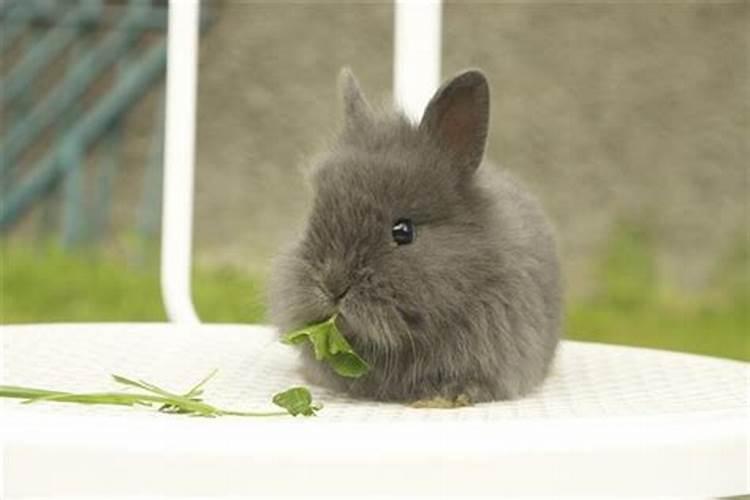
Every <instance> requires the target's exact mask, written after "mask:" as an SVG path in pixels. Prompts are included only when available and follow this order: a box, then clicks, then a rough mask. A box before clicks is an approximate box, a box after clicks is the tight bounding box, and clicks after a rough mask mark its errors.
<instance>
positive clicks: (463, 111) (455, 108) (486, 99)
mask: <svg viewBox="0 0 750 500" xmlns="http://www.w3.org/2000/svg"><path fill="white" fill-rule="evenodd" d="M489 105H490V90H489V85H488V83H487V78H485V76H484V75H483V74H482V72H481V71H478V70H470V71H465V72H464V73H461V74H460V75H458V76H457V77H455V78H453V79H452V80H450V81H449V82H447V83H446V84H444V85H443V86H442V87H440V89H438V91H437V92H436V93H435V96H434V97H433V98H432V100H431V101H430V102H429V104H428V105H427V109H426V110H425V112H424V116H423V117H422V122H421V123H420V125H419V126H420V128H421V129H423V130H425V131H426V132H427V133H428V134H430V135H431V136H432V137H434V138H435V139H436V140H437V141H438V142H439V143H440V144H441V145H443V146H444V147H445V148H446V149H447V150H448V151H450V152H452V153H453V154H454V155H455V163H456V165H455V166H456V167H457V168H458V169H459V170H460V171H461V172H462V173H463V174H471V173H472V172H474V170H476V169H477V167H479V163H480V162H481V161H482V156H483V155H484V147H485V143H486V142H487V127H488V126H489Z"/></svg>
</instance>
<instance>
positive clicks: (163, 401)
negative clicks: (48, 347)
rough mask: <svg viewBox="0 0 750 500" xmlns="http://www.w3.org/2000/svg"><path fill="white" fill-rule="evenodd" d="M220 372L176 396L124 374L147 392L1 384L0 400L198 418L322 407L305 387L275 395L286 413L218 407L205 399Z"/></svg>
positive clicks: (294, 412)
mask: <svg viewBox="0 0 750 500" xmlns="http://www.w3.org/2000/svg"><path fill="white" fill-rule="evenodd" d="M216 373H217V370H214V371H213V372H211V373H210V374H209V375H208V376H207V377H205V378H204V379H203V380H201V381H200V382H199V383H198V384H196V385H195V386H193V387H192V388H191V389H190V390H189V391H188V392H186V393H184V394H174V393H172V392H169V391H166V390H164V389H162V388H161V387H158V386H156V385H154V384H151V383H149V382H146V381H144V380H132V379H129V378H126V377H123V376H122V375H112V378H113V379H114V381H115V382H117V383H118V384H121V385H123V386H126V387H128V388H136V389H140V390H141V391H144V392H124V391H123V392H91V393H74V392H62V391H51V390H47V389H36V388H30V387H18V386H10V385H0V397H5V398H20V399H23V401H22V403H26V404H29V403H38V402H42V401H47V402H57V403H81V404H91V405H118V406H148V407H157V409H158V411H160V412H162V413H179V414H187V415H191V416H197V417H222V416H236V417H275V416H283V415H293V416H296V415H303V416H313V415H315V414H316V412H317V411H318V410H320V409H321V408H322V406H321V405H319V404H316V403H313V401H312V396H311V395H310V391H309V390H308V389H307V388H305V387H292V388H290V389H287V390H286V391H283V392H280V393H278V394H276V395H275V396H273V403H274V404H275V405H277V406H279V407H281V408H283V409H284V410H285V411H283V412H281V411H275V412H259V411H236V410H225V409H222V408H217V407H215V406H213V405H211V404H208V403H206V402H205V401H203V399H202V397H201V396H202V395H203V386H204V385H205V384H206V383H207V382H208V381H209V380H211V379H212V378H213V377H214V375H216Z"/></svg>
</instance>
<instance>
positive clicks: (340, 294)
mask: <svg viewBox="0 0 750 500" xmlns="http://www.w3.org/2000/svg"><path fill="white" fill-rule="evenodd" d="M323 286H324V287H325V291H326V292H327V293H328V295H329V296H330V297H331V299H332V300H333V301H334V302H338V301H340V300H341V299H343V298H344V296H345V295H346V293H347V292H348V291H349V287H350V284H349V282H348V280H346V279H345V278H344V277H342V276H335V275H329V276H327V277H326V278H325V279H324V280H323Z"/></svg>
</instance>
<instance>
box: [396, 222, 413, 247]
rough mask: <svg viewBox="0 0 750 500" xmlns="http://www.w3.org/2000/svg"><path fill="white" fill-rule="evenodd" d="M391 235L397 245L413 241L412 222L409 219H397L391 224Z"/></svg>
mask: <svg viewBox="0 0 750 500" xmlns="http://www.w3.org/2000/svg"><path fill="white" fill-rule="evenodd" d="M391 235H392V236H393V241H395V242H396V244H397V245H408V244H409V243H411V242H412V241H414V236H415V232H414V224H412V222H411V220H410V219H399V220H397V221H396V223H395V224H393V227H392V228H391Z"/></svg>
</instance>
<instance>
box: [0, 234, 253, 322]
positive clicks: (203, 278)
mask: <svg viewBox="0 0 750 500" xmlns="http://www.w3.org/2000/svg"><path fill="white" fill-rule="evenodd" d="M193 297H194V300H195V307H196V309H197V312H198V314H199V315H200V317H201V318H202V319H203V320H204V321H208V322H222V323H229V322H241V323H257V322H260V321H262V320H263V318H264V316H265V308H264V306H263V304H264V297H263V288H262V280H259V279H253V277H251V276H244V275H242V274H240V273H238V272H237V271H234V270H227V269H218V270H214V269H200V268H199V269H196V270H195V272H194V274H193ZM165 320H166V314H165V312H164V308H163V305H162V301H161V291H160V285H159V270H158V268H157V267H156V265H155V263H153V262H151V261H148V262H146V263H140V264H138V263H128V262H126V261H124V259H117V258H114V257H112V256H107V255H105V254H104V253H91V252H85V251H84V252H80V251H77V252H75V253H73V252H64V251H62V250H60V249H59V248H55V247H50V246H46V247H43V248H40V249H37V248H32V247H30V246H28V245H7V246H6V247H5V248H4V249H3V251H2V261H0V323H34V322H57V321H70V322H75V321H84V322H85V321H165Z"/></svg>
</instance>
